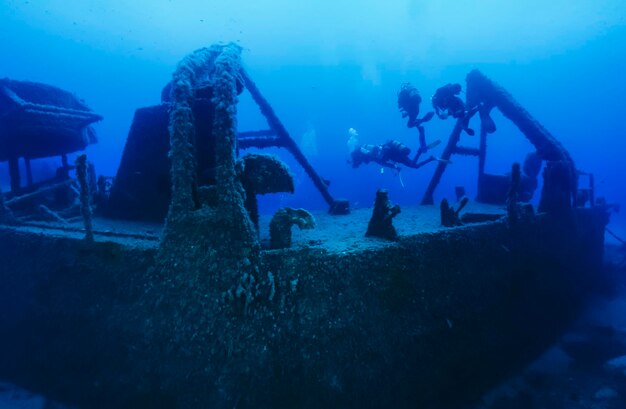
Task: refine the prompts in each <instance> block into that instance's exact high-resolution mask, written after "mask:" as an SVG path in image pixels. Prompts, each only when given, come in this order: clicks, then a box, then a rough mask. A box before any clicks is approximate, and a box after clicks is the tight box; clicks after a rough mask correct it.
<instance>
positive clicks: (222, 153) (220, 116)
mask: <svg viewBox="0 0 626 409" xmlns="http://www.w3.org/2000/svg"><path fill="white" fill-rule="evenodd" d="M240 52H241V51H240V49H239V48H238V47H236V46H235V45H230V46H226V47H224V49H223V50H222V52H221V53H220V54H219V56H218V57H217V58H216V59H215V70H214V77H213V94H214V97H213V100H212V102H213V104H214V105H215V113H214V119H213V134H214V135H215V156H216V164H215V165H216V169H215V178H216V181H217V184H218V186H220V187H219V188H218V191H219V198H218V200H220V201H224V200H225V199H226V197H227V196H229V192H230V191H231V190H232V186H233V184H235V182H236V178H237V174H236V171H235V149H236V144H237V131H236V129H237V90H236V87H237V78H236V75H237V73H239V71H240V69H241V56H240ZM226 201H228V199H226Z"/></svg>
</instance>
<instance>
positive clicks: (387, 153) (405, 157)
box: [350, 140, 445, 171]
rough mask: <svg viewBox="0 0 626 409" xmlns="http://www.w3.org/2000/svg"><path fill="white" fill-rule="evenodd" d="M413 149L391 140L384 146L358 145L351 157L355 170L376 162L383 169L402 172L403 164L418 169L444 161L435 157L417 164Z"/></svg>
mask: <svg viewBox="0 0 626 409" xmlns="http://www.w3.org/2000/svg"><path fill="white" fill-rule="evenodd" d="M410 154H411V149H410V148H409V147H408V146H406V145H405V144H403V143H402V142H399V141H396V140H390V141H387V142H385V143H384V144H382V145H370V144H365V145H357V146H355V147H354V150H353V151H352V152H351V154H350V156H351V158H352V160H351V161H350V162H351V163H352V167H353V168H358V167H359V166H360V165H362V164H364V163H365V164H367V163H370V162H375V163H377V164H379V165H380V166H382V167H386V168H391V169H395V170H397V171H400V170H401V167H400V165H399V164H402V165H404V166H406V167H408V168H413V169H418V168H421V167H422V166H424V165H426V164H427V163H430V162H432V161H443V162H445V161H444V160H443V159H439V158H436V157H434V156H431V157H429V158H428V159H425V160H423V161H421V162H417V161H416V160H414V159H410V158H409V155H410Z"/></svg>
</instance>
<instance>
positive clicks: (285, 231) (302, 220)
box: [270, 207, 315, 249]
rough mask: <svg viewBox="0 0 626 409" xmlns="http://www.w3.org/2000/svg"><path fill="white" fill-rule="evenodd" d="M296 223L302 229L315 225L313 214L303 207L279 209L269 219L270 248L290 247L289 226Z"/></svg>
mask: <svg viewBox="0 0 626 409" xmlns="http://www.w3.org/2000/svg"><path fill="white" fill-rule="evenodd" d="M294 224H295V225H296V226H298V227H299V228H300V230H303V229H312V228H314V227H315V219H314V218H313V215H312V214H311V213H309V212H308V211H306V210H304V209H292V208H291V207H283V208H282V209H279V210H278V211H277V212H276V213H275V214H274V217H272V220H271V221H270V246H271V248H272V249H284V248H288V247H291V226H293V225H294Z"/></svg>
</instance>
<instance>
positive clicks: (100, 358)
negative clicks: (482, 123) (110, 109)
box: [0, 206, 605, 408]
mask: <svg viewBox="0 0 626 409" xmlns="http://www.w3.org/2000/svg"><path fill="white" fill-rule="evenodd" d="M481 210H485V208H484V207H481ZM489 210H493V211H498V210H501V209H497V208H492V207H490V208H489ZM369 214H371V213H370V209H362V210H361V211H355V212H353V213H352V214H351V215H348V216H330V215H316V216H317V221H318V227H317V229H315V230H307V231H303V232H301V234H296V235H294V246H293V247H292V248H290V249H280V250H264V251H261V258H260V263H259V266H260V267H259V268H260V271H259V272H258V275H257V276H258V277H260V278H261V280H259V281H258V282H255V283H253V284H251V283H250V282H249V281H250V279H249V278H248V279H247V278H245V277H240V282H239V284H237V286H235V287H234V288H232V289H225V290H221V291H215V289H214V288H208V287H205V285H209V283H208V282H207V281H209V280H208V278H207V280H204V279H203V277H197V276H194V275H193V274H192V273H191V272H192V271H193V269H192V268H189V270H187V269H186V268H183V269H181V270H179V273H177V275H172V276H171V277H164V276H161V275H159V274H156V273H155V272H154V266H155V260H156V259H157V258H158V256H157V246H156V244H157V243H158V241H156V240H154V238H156V237H158V233H159V232H158V230H157V229H158V227H159V226H158V225H156V226H155V225H145V224H127V223H120V222H113V223H112V222H108V224H107V222H104V223H102V224H99V223H97V222H96V223H95V224H94V227H95V228H96V231H98V230H99V229H100V228H101V229H102V231H106V235H103V236H99V235H98V233H96V240H95V241H94V242H92V243H88V242H85V241H84V239H83V237H82V235H80V234H78V233H74V232H67V231H62V230H58V229H54V228H52V229H51V228H48V227H45V226H44V225H41V226H38V227H34V226H31V227H25V226H22V227H2V228H1V229H0V239H1V240H2V242H3V243H5V245H3V246H2V247H1V248H0V259H1V260H2V261H3V264H4V266H5V268H3V269H2V271H3V277H2V282H3V283H4V285H3V286H2V287H1V291H2V294H1V296H0V300H1V301H0V303H1V304H2V308H1V310H2V330H1V331H2V337H0V347H1V348H2V350H3V351H4V353H3V354H2V355H1V356H0V360H1V362H0V368H1V369H0V377H3V378H6V379H11V380H13V381H16V382H18V383H19V384H22V385H24V386H28V387H30V388H31V389H32V390H36V391H41V392H44V393H46V394H48V395H50V396H52V397H55V398H57V399H59V400H60V401H64V402H70V403H74V404H76V405H78V406H79V407H102V408H105V407H108V408H110V407H172V408H173V407H233V406H234V405H237V407H268V408H270V407H311V408H313V407H331V406H332V407H372V408H373V407H389V406H393V407H416V406H417V405H419V406H420V407H445V406H446V404H449V405H450V407H454V406H453V405H455V404H457V403H458V402H459V401H465V400H466V399H470V398H472V397H477V396H478V395H479V394H480V392H481V391H483V390H484V389H485V388H487V387H489V386H491V385H492V383H493V382H495V381H497V380H498V379H500V378H501V377H502V376H505V375H506V374H508V373H510V372H511V371H513V370H514V369H516V368H517V367H519V366H521V365H523V364H524V363H526V362H528V360H529V359H531V358H533V357H534V356H536V355H537V354H538V353H540V352H541V351H542V348H544V347H545V346H546V345H548V344H549V343H550V342H551V341H553V339H554V338H555V337H556V336H558V334H559V332H560V330H561V328H562V327H563V326H564V325H566V323H567V322H568V320H569V319H570V318H571V316H572V315H573V314H574V313H575V312H576V311H577V308H578V306H580V305H581V303H582V302H583V301H584V299H585V296H586V294H588V292H589V290H590V287H592V286H593V285H594V284H595V283H597V282H598V279H599V277H598V276H597V271H599V269H600V264H601V256H602V245H603V227H604V222H603V220H604V217H605V211H604V209H602V208H591V209H589V208H587V209H579V210H578V211H577V212H576V215H575V217H574V218H573V219H571V220H568V221H563V220H554V219H553V218H550V217H548V216H547V215H539V216H537V217H536V218H535V219H534V220H533V221H532V222H528V223H525V224H524V225H522V226H518V227H517V228H515V229H511V228H510V226H509V225H508V224H507V222H506V220H505V219H504V218H503V219H502V220H500V221H493V222H486V223H479V224H474V225H465V226H460V227H454V228H442V227H440V226H439V222H438V220H439V219H438V209H435V208H433V207H429V206H425V207H424V206H423V207H419V208H415V209H403V211H402V213H401V215H402V217H403V218H404V220H403V219H402V218H400V217H401V216H398V217H399V219H398V223H397V224H398V227H399V230H400V239H399V241H398V242H389V241H385V240H381V239H372V238H365V237H364V236H363V230H364V228H365V223H366V220H367V218H368V215H369ZM133 234H136V235H138V236H144V235H145V236H150V237H151V238H150V239H145V238H137V237H130V236H131V235H133ZM179 262H180V263H184V262H185V261H184V260H179ZM185 271H189V274H190V275H189V276H187V275H186V273H185ZM163 280H166V281H167V282H166V283H164V282H163ZM187 281H189V282H187ZM199 283H203V285H199ZM246 283H247V284H246ZM229 297H232V298H229ZM229 302H232V303H233V304H232V305H231V306H230V307H228V308H225V307H224V306H225V305H229V304H228V303H229ZM231 307H232V308H231ZM450 391H454V393H453V394H451V393H450ZM154 399H156V400H154ZM156 401H158V402H160V403H159V404H162V405H164V406H154V405H156V403H155V402H156ZM151 405H153V406H151Z"/></svg>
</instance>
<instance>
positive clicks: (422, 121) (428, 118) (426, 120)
mask: <svg viewBox="0 0 626 409" xmlns="http://www.w3.org/2000/svg"><path fill="white" fill-rule="evenodd" d="M433 116H435V113H434V112H433V111H430V112H429V113H427V114H426V115H424V118H422V120H421V121H420V122H421V123H424V122H428V121H430V120H431V119H433Z"/></svg>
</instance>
